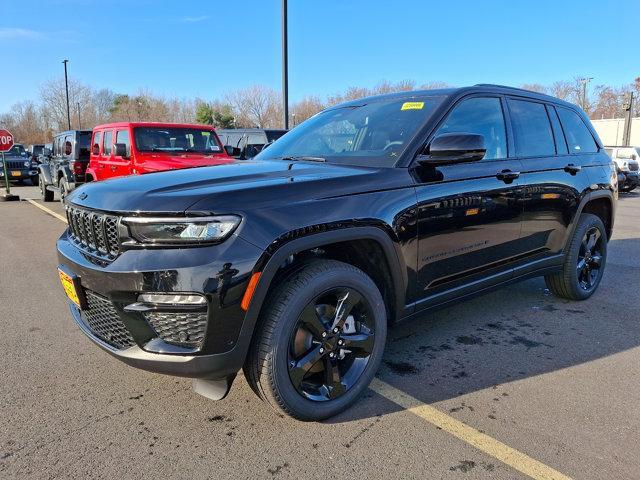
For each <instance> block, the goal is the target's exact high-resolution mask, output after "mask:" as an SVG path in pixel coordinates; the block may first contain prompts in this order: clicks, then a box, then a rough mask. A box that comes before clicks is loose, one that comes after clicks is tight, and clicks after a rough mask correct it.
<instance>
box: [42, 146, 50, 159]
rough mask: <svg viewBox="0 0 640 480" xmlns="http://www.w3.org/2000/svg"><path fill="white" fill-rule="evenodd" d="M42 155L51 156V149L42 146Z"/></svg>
mask: <svg viewBox="0 0 640 480" xmlns="http://www.w3.org/2000/svg"><path fill="white" fill-rule="evenodd" d="M42 155H44V156H45V157H50V156H51V149H50V148H47V147H44V148H43V149H42Z"/></svg>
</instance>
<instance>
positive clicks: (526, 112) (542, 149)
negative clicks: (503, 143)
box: [509, 99, 556, 157]
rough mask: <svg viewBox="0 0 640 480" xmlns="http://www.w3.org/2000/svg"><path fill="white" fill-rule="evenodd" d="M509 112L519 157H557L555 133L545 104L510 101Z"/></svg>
mask: <svg viewBox="0 0 640 480" xmlns="http://www.w3.org/2000/svg"><path fill="white" fill-rule="evenodd" d="M509 110H510V113H511V123H512V125H513V134H514V137H515V141H516V152H517V153H518V155H519V156H521V157H539V156H544V155H555V153H556V146H555V143H554V141H553V132H552V131H551V124H550V123H549V116H548V115H547V109H546V107H545V106H544V104H542V103H536V102H526V101H523V100H511V99H509Z"/></svg>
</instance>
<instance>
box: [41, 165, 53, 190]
mask: <svg viewBox="0 0 640 480" xmlns="http://www.w3.org/2000/svg"><path fill="white" fill-rule="evenodd" d="M44 166H45V165H44V164H40V165H38V172H39V173H40V175H42V178H43V179H44V184H45V185H53V179H52V178H51V170H49V169H48V168H43V167H44ZM47 166H48V165H47Z"/></svg>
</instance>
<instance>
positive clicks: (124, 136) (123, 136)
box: [116, 130, 131, 155]
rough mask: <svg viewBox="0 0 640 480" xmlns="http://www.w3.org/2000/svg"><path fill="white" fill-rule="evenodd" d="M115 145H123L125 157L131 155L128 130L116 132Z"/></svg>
mask: <svg viewBox="0 0 640 480" xmlns="http://www.w3.org/2000/svg"><path fill="white" fill-rule="evenodd" d="M116 143H124V144H125V146H126V147H127V155H129V154H130V153H131V147H130V145H131V142H130V140H129V130H118V131H117V132H116Z"/></svg>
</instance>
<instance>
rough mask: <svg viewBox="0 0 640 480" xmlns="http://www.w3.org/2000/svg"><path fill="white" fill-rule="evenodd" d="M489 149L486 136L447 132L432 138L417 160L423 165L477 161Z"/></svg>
mask: <svg viewBox="0 0 640 480" xmlns="http://www.w3.org/2000/svg"><path fill="white" fill-rule="evenodd" d="M485 153H487V149H486V147H485V145H484V136H482V135H478V134H475V133H445V134H442V135H438V136H437V137H436V138H434V139H433V140H431V143H430V144H429V145H427V146H426V147H425V149H424V151H423V152H422V154H421V155H419V156H418V158H417V160H418V162H419V163H420V164H421V165H430V166H437V165H451V164H454V163H463V162H477V161H478V160H482V159H483V158H484V155H485Z"/></svg>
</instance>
